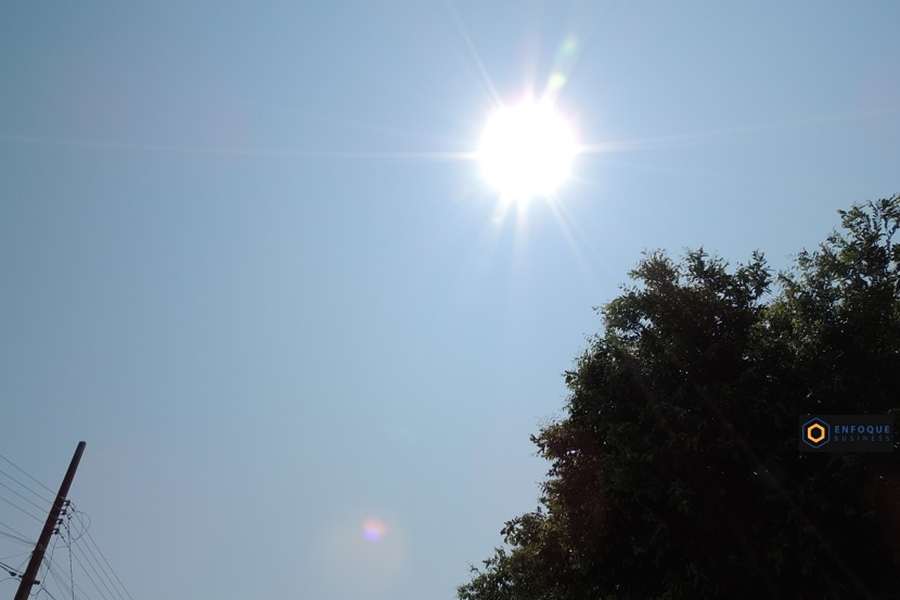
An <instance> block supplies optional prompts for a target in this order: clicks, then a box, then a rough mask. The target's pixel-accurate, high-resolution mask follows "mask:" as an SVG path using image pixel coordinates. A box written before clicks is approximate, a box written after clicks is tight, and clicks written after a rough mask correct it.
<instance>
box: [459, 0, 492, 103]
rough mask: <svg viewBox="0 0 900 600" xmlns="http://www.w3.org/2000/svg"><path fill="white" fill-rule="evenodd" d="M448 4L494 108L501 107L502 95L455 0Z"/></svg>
mask: <svg viewBox="0 0 900 600" xmlns="http://www.w3.org/2000/svg"><path fill="white" fill-rule="evenodd" d="M447 4H448V5H449V7H450V12H451V13H452V14H453V20H454V22H455V23H456V27H457V29H459V32H460V34H461V35H462V36H463V39H464V40H465V42H466V49H467V50H468V51H469V55H470V56H471V57H472V60H473V61H475V66H476V67H477V69H478V74H479V75H480V76H481V84H482V85H483V86H484V87H485V88H486V90H487V92H488V95H489V96H490V98H491V101H492V102H493V104H494V106H500V105H501V104H502V102H501V100H500V94H499V93H498V92H497V88H496V87H495V86H494V83H493V82H492V81H491V76H490V75H489V74H488V72H487V69H486V68H485V66H484V61H482V60H481V57H480V56H479V55H478V50H477V49H476V48H475V44H474V43H472V38H471V37H469V32H468V30H467V29H466V26H465V23H463V20H462V17H460V16H459V11H457V10H456V3H455V2H454V0H448V2H447Z"/></svg>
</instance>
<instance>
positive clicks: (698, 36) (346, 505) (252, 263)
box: [0, 0, 900, 600]
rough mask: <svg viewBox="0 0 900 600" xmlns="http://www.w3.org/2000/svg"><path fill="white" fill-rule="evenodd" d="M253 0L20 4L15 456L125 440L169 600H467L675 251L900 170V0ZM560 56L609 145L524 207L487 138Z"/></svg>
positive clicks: (892, 188)
mask: <svg viewBox="0 0 900 600" xmlns="http://www.w3.org/2000/svg"><path fill="white" fill-rule="evenodd" d="M239 4H240V3H221V2H217V3H213V2H209V3H198V2H154V3H146V4H145V5H144V6H142V7H134V6H125V5H123V4H122V3H113V2H106V3H103V2H95V3H89V4H85V3H71V2H68V3H66V2H63V3H47V2H7V3H4V4H3V6H2V7H0V82H2V94H0V281H2V285H0V454H2V455H3V456H6V457H8V458H9V459H11V460H13V461H14V462H15V463H16V464H18V465H19V466H21V467H22V468H24V469H25V470H27V471H28V472H29V473H30V474H31V475H33V476H35V477H36V478H37V479H39V480H40V481H42V482H43V483H45V484H46V485H48V486H50V487H51V488H54V489H55V487H56V486H57V485H58V483H59V480H60V479H61V477H62V474H63V472H64V471H65V467H66V465H67V464H68V460H69V458H70V457H71V454H72V451H73V450H74V448H75V445H76V443H77V442H78V441H79V440H86V441H87V442H88V447H87V451H86V453H85V455H84V459H83V462H82V466H81V469H80V471H79V473H78V476H77V478H76V481H75V484H74V486H73V488H72V493H71V497H72V499H73V500H74V501H75V503H76V504H77V505H78V507H79V508H80V509H81V510H83V511H85V512H86V513H88V514H89V515H90V517H91V519H92V521H93V526H92V528H91V530H90V531H91V534H92V535H93V538H94V539H95V540H96V542H97V544H98V545H99V547H100V548H102V550H103V552H104V553H105V555H106V557H107V558H108V559H109V560H110V562H111V563H112V565H113V567H114V568H115V571H116V573H117V574H118V575H119V576H120V578H121V579H122V581H123V582H124V583H125V585H126V587H127V589H128V591H129V592H130V593H131V595H132V597H133V598H134V600H151V599H155V598H174V599H176V600H179V599H185V600H187V599H191V600H195V599H204V598H209V599H212V598H215V599H217V600H230V599H235V600H237V599H243V598H248V597H251V598H316V599H319V600H332V599H333V600H340V599H345V598H346V599H351V598H361V599H366V600H379V599H388V598H390V599H391V600H423V599H434V600H448V599H451V598H453V597H454V596H455V586H456V585H458V584H461V583H464V582H465V581H467V579H468V573H467V568H468V564H469V563H476V564H477V563H478V562H479V561H480V560H481V559H483V558H486V557H487V556H489V555H490V553H491V550H492V548H493V546H495V545H497V544H499V543H500V536H499V529H500V528H501V527H502V525H503V522H504V521H505V520H506V519H509V518H512V517H514V516H516V515H517V514H520V513H522V512H524V511H527V510H530V509H532V508H534V507H535V505H536V502H537V497H538V494H539V489H538V485H537V483H538V482H539V481H540V480H541V479H542V477H543V475H544V472H545V470H546V468H547V465H546V464H544V463H542V462H541V461H539V460H538V459H537V458H535V457H534V456H533V451H534V448H533V447H532V446H531V444H530V443H529V441H528V436H529V434H530V433H534V432H536V431H537V429H538V426H539V424H540V423H541V422H543V421H545V420H547V419H549V418H552V417H553V416H554V415H558V414H560V411H561V410H562V407H563V404H564V400H565V396H566V390H565V386H564V383H563V379H562V377H561V374H562V372H563V371H565V370H566V369H568V368H570V367H571V365H572V360H573V358H574V357H575V356H576V355H577V354H578V353H579V352H580V351H581V349H582V348H583V347H584V345H585V341H584V337H585V335H588V334H591V333H593V332H596V331H597V330H598V328H599V320H598V319H597V317H596V315H595V314H594V312H593V311H592V308H591V307H592V306H596V305H599V304H602V303H603V302H606V301H608V300H610V299H611V298H613V297H614V296H615V295H616V294H617V292H618V286H619V285H620V284H622V283H624V282H626V281H627V275H626V273H627V271H628V270H629V268H631V267H632V266H634V264H635V263H636V261H637V260H638V259H639V258H640V252H641V251H642V250H643V249H652V248H667V249H669V250H670V251H671V252H672V253H673V254H679V253H680V252H681V251H682V250H683V249H684V248H685V247H692V248H696V247H698V246H701V245H702V246H704V247H705V248H706V249H708V250H710V251H713V252H716V253H718V254H720V255H722V256H723V257H725V258H726V259H728V260H729V261H732V262H738V261H743V260H746V259H747V258H748V257H749V255H750V252H751V251H752V250H754V249H757V248H758V249H760V250H762V251H764V252H765V253H766V255H767V257H768V258H769V260H770V262H771V264H772V265H773V266H775V267H777V268H781V267H785V266H787V265H788V264H789V261H790V258H789V257H790V255H791V254H794V253H796V252H797V251H798V250H800V249H801V248H804V247H807V248H812V247H813V246H815V245H816V244H817V243H818V242H820V241H822V240H823V239H824V237H825V236H826V235H827V234H828V232H829V231H830V230H831V229H832V228H833V227H834V226H836V225H837V223H838V219H837V215H836V210H837V209H839V208H842V207H848V206H849V205H850V204H851V203H852V202H854V201H864V200H867V199H876V198H880V197H885V196H889V195H892V194H894V193H897V192H900V177H898V175H900V100H898V98H900V36H898V35H897V25H898V24H900V4H897V3H896V2H887V1H885V2H865V3H847V2H790V3H784V2H743V3H736V2H729V3H722V2H678V3H674V2H611V3H610V2H563V1H559V2H523V1H512V0H509V1H506V2H499V1H498V2H492V1H486V2H474V1H460V2H457V3H455V4H453V5H451V4H449V3H447V2H442V1H428V2H379V3H375V2H371V3H369V2H365V3H364V2H333V3H326V2H319V3H312V2H307V3H303V2H271V3H263V4H267V6H266V7H264V8H263V7H257V6H251V4H250V3H243V4H244V6H243V7H241V6H239ZM566 40H575V41H576V44H575V45H574V52H569V53H568V54H567V53H566V52H564V51H562V49H563V48H564V47H565V44H566ZM572 47H573V46H572V44H571V43H570V44H569V48H570V49H571V48H572ZM554 69H556V70H558V71H559V72H560V73H562V74H564V75H566V76H567V84H566V86H565V87H564V88H563V89H562V92H561V94H560V96H559V99H558V107H559V110H561V111H563V112H564V113H565V114H566V115H568V116H569V117H570V118H571V119H572V121H573V122H574V123H575V125H576V127H577V131H578V136H579V138H580V139H581V140H582V141H583V142H584V143H590V144H596V145H600V146H602V147H603V148H604V151H603V152H594V153H590V154H584V155H582V156H580V157H579V158H578V160H577V162H576V164H575V167H574V176H573V178H572V179H571V181H569V182H568V183H567V184H566V185H565V186H564V187H563V188H562V189H561V190H560V192H559V197H558V199H557V200H556V202H555V203H554V204H552V205H549V204H547V203H541V202H534V203H531V204H529V205H528V206H527V207H525V208H521V209H516V210H511V211H508V212H507V213H506V214H505V215H504V216H499V213H498V212H497V202H496V199H495V198H493V195H492V192H491V191H490V190H488V189H486V187H485V186H484V184H483V182H482V180H481V178H480V173H479V170H478V165H477V164H475V163H473V162H472V161H471V160H465V159H461V158H460V156H461V155H462V154H465V153H467V152H470V151H472V150H474V149H475V146H476V144H477V139H478V136H479V132H480V129H481V127H482V126H483V124H484V122H485V118H486V115H487V113H488V111H489V110H490V109H491V104H492V101H493V100H492V93H491V91H490V89H491V88H494V89H495V90H496V92H497V93H498V94H499V96H500V97H501V98H503V99H504V100H506V101H513V100H515V99H516V98H517V97H519V96H521V95H522V94H523V93H525V92H527V91H528V90H529V89H535V90H538V91H540V90H541V89H543V86H544V85H545V83H546V82H547V80H548V78H549V77H550V75H551V73H552V72H553V71H554ZM0 496H2V497H5V498H8V499H9V500H12V501H15V502H19V503H20V504H22V502H21V501H20V500H19V499H18V498H16V497H15V496H12V495H10V493H9V492H8V490H5V489H3V488H0ZM24 506H26V507H27V505H24ZM32 510H33V512H38V511H37V509H35V508H32ZM373 518H374V519H379V520H380V521H381V522H382V523H383V524H384V525H385V526H386V528H387V529H386V534H385V535H384V536H383V537H382V539H381V540H380V541H377V542H372V541H370V540H368V539H366V538H365V537H364V536H363V523H364V521H365V520H366V519H373ZM0 523H5V524H6V525H8V526H11V527H13V528H15V529H16V530H18V531H21V532H22V533H24V534H27V536H31V537H35V538H36V536H37V534H38V532H39V530H40V523H39V522H37V521H36V520H35V519H32V518H30V517H28V516H27V515H24V514H22V513H21V512H19V511H17V510H15V509H14V508H12V507H11V505H9V504H2V503H0ZM22 551H23V548H22V547H21V546H17V545H15V544H14V543H13V542H12V541H11V540H9V539H6V538H4V539H0V561H2V558H3V557H7V556H9V555H13V554H16V553H20V552H22ZM17 560H19V559H16V558H12V559H9V560H7V561H6V562H16V561H17ZM14 566H15V565H14ZM76 582H79V581H78V577H77V573H76ZM80 585H82V587H83V588H84V589H85V590H87V591H90V590H91V589H92V588H91V587H90V584H89V583H86V582H84V581H83V580H82V581H80ZM13 591H14V582H12V581H10V580H7V581H0V595H6V596H8V597H11V596H12V593H13ZM43 597H47V596H46V595H44V596H43ZM87 597H90V598H94V599H95V600H96V599H97V598H99V595H98V594H87ZM57 600H62V598H59V597H57ZM110 600H111V599H110Z"/></svg>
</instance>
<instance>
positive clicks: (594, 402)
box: [458, 195, 900, 600]
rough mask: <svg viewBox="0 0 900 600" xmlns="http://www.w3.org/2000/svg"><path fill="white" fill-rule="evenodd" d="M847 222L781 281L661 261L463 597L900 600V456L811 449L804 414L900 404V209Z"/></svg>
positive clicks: (575, 383)
mask: <svg viewBox="0 0 900 600" xmlns="http://www.w3.org/2000/svg"><path fill="white" fill-rule="evenodd" d="M840 215H841V221H842V227H843V232H834V233H832V235H830V236H829V237H828V238H827V239H826V241H825V242H824V243H823V244H822V245H821V246H820V247H819V249H818V250H817V251H815V252H806V251H803V252H801V253H800V254H799V255H798V256H797V258H796V264H795V265H794V267H793V268H792V269H791V270H790V271H788V272H786V273H781V274H778V275H777V276H775V275H773V274H772V271H771V269H770V268H769V267H768V266H767V264H766V262H765V259H764V257H763V255H762V254H760V253H754V254H753V255H752V257H751V259H750V261H748V262H747V264H743V265H738V266H737V267H736V268H735V269H732V270H729V268H728V265H727V264H726V263H725V262H724V261H723V260H721V259H719V258H716V257H713V256H710V255H709V254H707V253H706V252H704V251H703V250H702V249H701V250H696V251H689V252H687V254H686V255H685V256H684V257H683V260H682V261H680V262H675V261H673V260H672V259H670V258H669V257H668V256H667V255H666V254H665V253H664V252H653V253H650V254H647V255H645V256H644V258H643V260H641V261H640V263H639V264H638V266H637V267H636V268H635V270H633V271H632V272H631V273H630V274H629V275H630V276H631V278H632V279H633V280H634V281H635V282H636V283H635V284H633V285H631V286H629V287H625V288H624V289H623V293H622V294H621V295H620V296H619V297H618V298H616V299H614V300H613V301H612V302H610V303H608V304H607V305H605V306H604V307H602V308H600V309H598V311H599V312H600V314H601V316H602V319H603V324H604V328H603V330H602V333H601V334H598V335H595V336H594V337H593V338H591V340H590V343H589V347H588V348H587V349H586V350H585V351H584V352H583V354H582V355H581V356H580V357H578V358H577V360H576V362H575V368H574V369H573V370H572V371H570V372H567V373H566V375H565V377H566V384H567V386H568V388H569V390H570V395H569V398H568V401H567V404H566V407H565V408H566V414H565V417H564V418H563V419H561V420H558V421H556V422H553V423H551V424H549V425H547V426H545V427H543V428H542V429H541V430H540V432H539V434H538V435H536V436H533V437H532V441H533V442H534V443H535V444H536V445H537V448H538V453H539V455H540V456H542V457H544V458H546V459H547V460H549V461H550V463H551V467H550V470H549V473H548V477H547V480H546V481H545V482H544V483H543V484H542V495H541V499H540V506H539V507H538V508H537V510H535V511H534V512H531V513H528V514H525V515H521V516H519V517H517V518H515V519H512V520H511V521H509V522H507V523H506V525H505V527H504V528H503V530H502V532H501V533H502V535H503V539H504V542H505V547H502V548H498V549H496V550H495V553H494V555H493V556H492V557H491V558H489V559H487V560H485V561H483V565H482V567H481V568H475V567H473V568H472V578H471V581H470V582H469V583H467V584H465V585H462V586H460V587H459V588H458V595H459V598H460V599H461V600H507V599H513V598H515V599H516V600H553V599H560V600H561V599H567V600H572V599H582V598H584V599H587V598H592V599H601V600H651V599H669V600H677V599H681V598H691V599H694V598H725V597H728V598H811V599H813V598H814V599H816V600H819V599H822V598H834V599H846V598H878V599H882V598H884V599H887V598H892V599H894V598H898V597H900V569H898V566H900V454H898V453H896V452H895V453H856V454H849V453H848V454H807V453H800V452H798V451H797V444H798V441H797V419H798V416H799V415H801V414H807V413H818V414H886V413H888V412H891V411H892V410H893V409H895V408H897V407H898V406H900V246H898V245H896V244H894V242H893V240H892V236H893V235H894V234H895V233H896V231H897V229H898V228H900V195H897V196H893V197H891V198H888V199H885V200H879V201H877V202H869V203H867V204H865V205H854V206H853V207H852V208H851V209H850V210H849V211H841V212H840ZM898 447H900V445H898V444H895V449H896V448H898Z"/></svg>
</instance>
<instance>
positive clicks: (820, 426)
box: [800, 417, 831, 449]
mask: <svg viewBox="0 0 900 600" xmlns="http://www.w3.org/2000/svg"><path fill="white" fill-rule="evenodd" d="M800 439H801V440H803V442H804V443H805V444H806V445H808V446H810V447H811V448H816V449H818V448H821V447H822V446H824V445H825V444H827V443H828V442H830V441H831V427H830V426H829V425H828V423H826V422H825V421H823V420H822V419H820V418H818V417H815V418H813V419H810V420H809V421H807V422H806V423H804V424H803V427H802V428H801V431H800Z"/></svg>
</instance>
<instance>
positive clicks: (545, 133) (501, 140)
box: [478, 100, 578, 201]
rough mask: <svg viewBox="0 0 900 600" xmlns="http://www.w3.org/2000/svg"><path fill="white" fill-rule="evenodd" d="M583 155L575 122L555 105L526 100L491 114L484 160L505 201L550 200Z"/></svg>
mask: <svg viewBox="0 0 900 600" xmlns="http://www.w3.org/2000/svg"><path fill="white" fill-rule="evenodd" d="M577 152H578V146H577V144H576V142H575V135H574V133H573V132H572V128H571V126H570V125H569V123H568V122H566V120H565V119H564V118H563V117H561V116H560V115H559V114H558V113H556V112H555V111H554V110H553V108H552V106H550V105H549V103H546V102H533V101H529V100H526V101H524V102H522V103H521V104H518V105H516V106H513V107H510V108H501V109H500V110H498V111H497V112H495V113H494V114H493V115H491V117H490V118H489V119H488V122H487V125H485V127H484V131H483V132H482V134H481V143H480V145H479V148H478V160H479V162H480V163H481V168H482V171H483V173H484V177H485V179H486V180H487V182H488V183H489V184H490V185H491V186H492V187H493V188H494V189H496V190H497V192H498V193H499V194H500V197H501V198H502V199H504V200H516V201H525V200H529V199H531V198H534V197H542V196H543V197H547V196H550V195H551V194H552V193H553V192H554V191H555V190H556V188H557V187H559V185H560V184H561V183H563V181H565V179H566V177H568V175H569V170H570V169H571V166H572V161H573V160H574V159H575V155H576V154H577Z"/></svg>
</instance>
